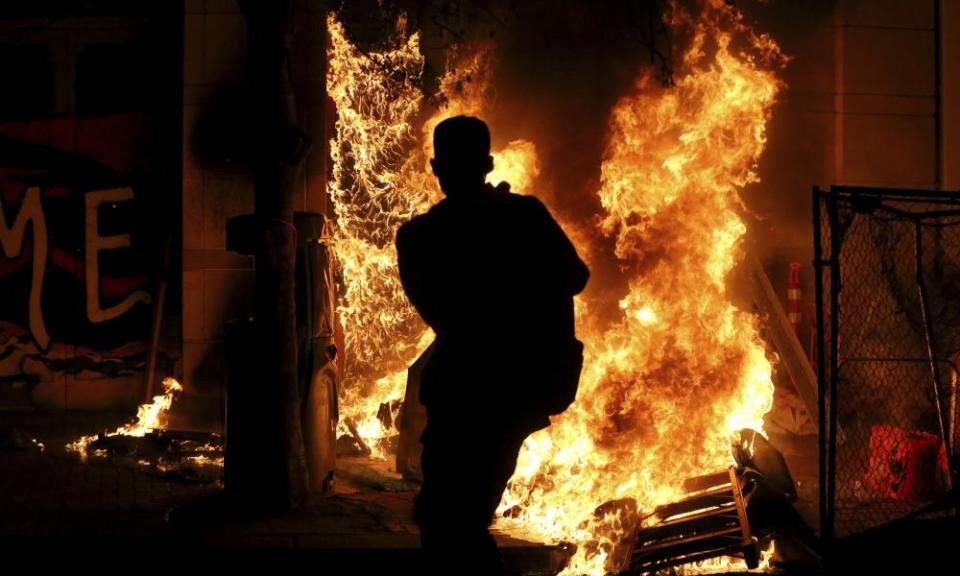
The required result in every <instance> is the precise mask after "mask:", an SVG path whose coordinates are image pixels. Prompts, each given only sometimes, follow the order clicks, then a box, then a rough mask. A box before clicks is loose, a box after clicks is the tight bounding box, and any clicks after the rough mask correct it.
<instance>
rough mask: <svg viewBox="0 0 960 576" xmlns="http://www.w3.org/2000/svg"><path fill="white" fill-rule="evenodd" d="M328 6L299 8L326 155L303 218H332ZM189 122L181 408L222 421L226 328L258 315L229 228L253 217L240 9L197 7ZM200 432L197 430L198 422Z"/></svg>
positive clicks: (190, 24) (302, 82) (187, 56)
mask: <svg viewBox="0 0 960 576" xmlns="http://www.w3.org/2000/svg"><path fill="white" fill-rule="evenodd" d="M320 6H321V3H318V2H309V1H308V0H304V1H303V2H300V3H299V6H298V14H297V18H296V21H297V29H296V32H295V37H294V46H293V55H294V57H293V58H292V73H293V80H294V84H295V88H296V92H297V105H298V113H299V116H300V125H301V126H302V127H304V128H305V129H306V131H307V133H308V134H309V135H310V137H311V140H312V141H313V142H315V143H316V145H315V146H314V147H313V149H312V150H311V152H310V154H309V156H308V158H307V160H306V163H305V169H304V172H303V178H302V181H301V184H300V188H299V190H298V196H297V205H296V208H297V209H298V210H311V211H320V212H323V211H324V207H325V192H324V190H325V180H324V178H325V168H324V165H325V162H324V157H325V152H324V146H323V143H324V141H325V139H324V138H323V135H324V133H325V127H324V106H325V98H326V96H325V92H324V90H325V86H324V76H325V68H324V65H325V64H324V45H325V44H324V35H325V14H324V13H323V12H322V11H319V9H320ZM184 18H185V23H184V79H183V82H184V86H183V90H184V112H183V122H184V125H183V137H184V141H183V171H184V180H183V182H184V185H183V250H184V252H183V381H184V384H185V389H184V396H183V398H182V400H181V401H180V404H182V405H183V406H184V413H187V414H191V415H195V416H196V419H197V420H200V423H201V424H208V423H210V422H211V421H216V420H217V419H219V418H220V416H221V415H222V414H221V410H222V394H223V389H224V383H225V361H224V342H223V338H224V327H225V325H226V323H227V322H229V321H230V320H232V319H236V318H242V317H245V316H249V315H250V314H251V313H252V310H253V277H254V274H253V260H252V258H251V257H247V256H241V255H238V254H235V253H232V252H229V251H227V250H226V235H225V226H226V221H227V219H228V218H230V217H233V216H236V215H240V214H245V213H249V212H252V211H253V187H252V183H251V179H250V177H249V174H248V170H247V166H246V163H245V161H244V158H243V157H244V153H245V150H244V145H243V143H242V142H243V138H244V137H245V135H244V130H243V127H244V124H245V118H246V116H247V115H248V114H249V110H248V108H247V107H246V103H245V82H246V78H245V54H244V49H245V44H246V29H245V27H244V20H243V15H242V14H241V13H240V11H239V8H238V6H237V4H236V2H235V0H187V2H186V10H185V15H184ZM191 424H196V423H195V422H193V423H191Z"/></svg>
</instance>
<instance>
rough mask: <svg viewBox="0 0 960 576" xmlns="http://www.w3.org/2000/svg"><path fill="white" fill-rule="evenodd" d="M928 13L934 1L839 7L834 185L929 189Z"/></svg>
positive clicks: (846, 1)
mask: <svg viewBox="0 0 960 576" xmlns="http://www.w3.org/2000/svg"><path fill="white" fill-rule="evenodd" d="M934 7H935V2H934V0H909V1H908V0H842V1H841V2H839V4H838V6H837V13H836V23H835V26H836V28H835V35H834V47H835V51H834V62H835V66H836V68H835V71H836V72H835V77H836V85H835V92H836V98H835V114H836V116H835V122H836V132H835V134H836V144H837V146H836V157H835V164H834V170H835V175H834V181H835V182H836V183H841V184H851V185H871V186H889V187H908V188H933V187H935V186H936V183H937V169H936V154H937V129H936V122H937V118H936V35H935V32H934Z"/></svg>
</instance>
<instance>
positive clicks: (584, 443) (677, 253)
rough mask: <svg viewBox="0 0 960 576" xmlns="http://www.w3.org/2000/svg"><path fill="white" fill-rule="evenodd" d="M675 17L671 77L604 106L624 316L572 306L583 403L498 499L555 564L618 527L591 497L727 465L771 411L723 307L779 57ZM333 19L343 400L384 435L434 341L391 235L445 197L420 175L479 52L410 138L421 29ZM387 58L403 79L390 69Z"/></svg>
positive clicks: (516, 156) (598, 569)
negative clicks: (363, 48)
mask: <svg viewBox="0 0 960 576" xmlns="http://www.w3.org/2000/svg"><path fill="white" fill-rule="evenodd" d="M669 20H670V23H671V24H672V25H673V27H674V29H677V30H684V31H689V32H690V34H691V37H692V40H691V42H690V47H689V48H688V49H687V51H686V52H685V53H684V55H683V57H682V60H681V62H680V63H679V64H678V69H677V71H676V82H675V86H673V87H669V88H665V87H663V86H662V85H660V84H659V83H658V82H657V81H656V80H655V79H654V78H653V76H652V75H651V74H649V73H647V72H643V73H641V75H640V76H639V78H638V79H637V81H636V85H635V87H634V89H633V90H632V91H631V93H630V94H628V95H626V96H624V97H623V98H622V99H621V100H620V101H619V102H618V104H617V105H616V106H615V108H614V109H613V111H612V114H611V118H610V124H609V138H608V146H607V149H606V153H605V156H604V161H603V165H602V168H601V182H600V189H599V190H598V196H599V199H600V202H601V205H602V207H603V210H604V214H603V215H602V218H600V219H599V220H598V224H597V225H596V230H595V232H594V236H598V235H605V236H608V237H610V238H612V239H613V241H614V242H615V254H616V257H617V259H618V262H617V263H616V264H617V265H618V266H619V268H620V269H621V270H624V271H625V273H626V274H627V275H628V283H627V284H628V292H627V293H626V294H625V295H624V296H623V297H622V298H621V299H620V301H619V309H620V319H619V320H618V321H617V322H615V323H614V324H613V325H611V326H604V327H600V326H594V325H591V324H589V323H588V322H586V321H585V320H583V319H586V318H588V317H589V314H586V313H585V307H586V304H585V303H584V302H579V303H578V309H579V314H578V318H580V319H581V326H580V327H579V329H578V333H579V336H580V338H581V339H582V340H583V341H584V342H585V345H586V362H585V369H584V374H583V378H582V380H581V384H580V392H579V394H578V400H577V402H576V403H575V404H574V405H573V406H572V407H571V408H570V409H569V410H568V411H567V412H566V413H564V414H563V415H561V416H559V417H557V418H554V420H553V423H552V426H550V427H549V428H548V429H546V430H544V431H542V432H540V433H537V434H535V435H534V436H531V437H530V438H529V439H528V440H527V442H526V443H525V444H524V449H523V451H522V452H521V455H520V461H519V464H518V467H517V471H516V474H515V475H514V477H513V479H512V480H511V484H510V486H509V488H508V491H507V493H506V494H505V495H504V498H503V501H502V502H501V505H500V508H499V513H500V515H501V518H500V520H499V521H500V522H501V523H502V524H504V525H517V524H519V525H521V526H523V527H525V528H526V529H527V530H532V531H533V532H535V533H536V534H538V535H539V536H541V537H542V538H544V539H545V540H548V541H553V542H570V543H573V544H576V546H577V548H576V554H575V556H574V558H573V559H572V561H571V563H570V565H569V566H568V568H567V570H566V572H565V573H567V574H603V573H605V571H606V568H605V563H606V560H607V557H608V555H609V554H610V552H611V550H612V548H613V546H614V545H615V543H616V542H617V541H618V540H619V539H620V538H621V537H622V536H623V535H624V532H625V531H626V530H628V529H629V528H628V527H627V526H625V521H626V519H625V518H623V517H622V516H621V513H620V512H617V511H616V510H618V509H620V508H617V507H611V508H610V509H609V510H610V511H606V512H603V513H598V512H597V509H598V507H599V506H600V505H602V504H604V503H607V502H610V501H614V500H623V499H627V500H629V501H632V502H635V504H636V507H637V509H638V510H640V511H641V513H642V512H643V511H647V512H649V511H651V510H652V509H653V508H654V507H655V506H656V505H658V504H661V503H664V502H667V501H670V500H673V499H676V498H677V497H679V496H681V493H680V486H679V485H680V480H682V479H684V478H687V477H692V476H696V475H700V474H704V473H708V472H713V471H715V470H718V469H723V468H724V467H726V466H727V465H728V464H730V463H731V451H730V442H731V434H732V433H733V432H735V431H737V430H739V429H741V428H745V427H750V428H754V429H757V430H762V429H763V416H764V414H765V413H766V412H767V411H768V410H769V409H770V407H771V404H772V398H773V385H772V383H771V373H772V366H771V363H770V361H769V359H768V357H767V354H766V351H765V347H764V344H763V342H762V341H761V339H760V337H759V334H758V320H757V318H755V317H754V316H753V315H752V314H750V313H747V312H744V311H741V310H738V309H737V308H736V307H735V306H733V304H732V303H731V301H730V298H729V295H728V294H727V289H726V282H727V277H728V276H729V274H730V272H731V271H732V270H733V268H734V266H735V265H736V264H737V262H738V261H739V259H740V256H741V246H740V241H741V238H742V237H743V235H744V234H745V232H746V227H745V225H744V223H743V221H742V220H741V218H740V217H739V216H738V214H737V209H738V208H739V207H740V206H741V203H740V198H739V191H740V190H741V189H742V188H743V187H744V186H746V185H748V184H751V183H754V182H756V181H757V180H758V177H757V175H756V172H755V167H756V164H757V161H758V159H759V157H760V154H761V153H762V151H763V148H764V145H765V142H766V137H765V131H766V124H767V121H768V119H769V116H770V110H771V107H772V105H773V103H774V101H775V98H776V95H777V92H778V90H779V88H780V82H779V80H778V79H777V77H776V75H775V73H774V72H773V69H775V68H776V67H777V66H778V65H780V64H781V63H782V62H783V57H782V56H781V54H780V52H779V48H778V47H777V45H776V44H775V43H774V42H773V41H772V40H771V39H770V38H769V37H767V36H765V35H758V34H755V33H754V32H753V31H752V30H751V29H750V28H749V27H748V26H746V24H744V22H743V19H742V16H741V14H740V13H739V12H738V11H737V10H736V9H735V8H734V7H732V6H729V5H727V3H726V2H724V1H723V0H704V1H703V3H702V9H701V10H700V11H699V12H698V13H697V14H691V13H689V12H686V11H685V10H683V9H681V8H679V7H674V8H673V9H672V11H671V14H670V15H669ZM329 25H330V37H331V41H330V51H329V76H328V85H329V93H330V95H331V97H332V98H333V99H334V101H335V103H336V105H337V110H338V120H337V124H336V135H335V137H334V141H333V143H332V148H333V150H334V153H333V159H334V178H333V179H332V181H331V184H330V191H331V197H332V199H333V205H334V210H335V212H336V215H337V230H336V233H335V239H336V241H337V250H338V257H339V259H340V261H341V266H342V273H343V284H344V291H343V297H342V302H341V308H340V314H341V316H340V317H341V321H342V324H343V326H344V330H345V333H346V344H347V350H346V353H347V356H348V360H347V373H346V375H345V386H344V397H343V399H342V404H341V406H342V410H343V414H344V418H345V419H348V420H350V421H352V422H353V423H355V425H356V429H357V430H358V432H359V434H360V435H361V436H362V437H363V438H364V439H365V440H366V441H367V442H368V443H370V442H373V443H375V444H378V442H379V441H380V440H382V439H383V438H384V437H386V436H388V435H389V434H392V433H394V432H393V431H392V430H390V429H389V428H388V427H387V426H385V425H384V423H383V422H382V421H380V420H379V419H378V418H377V416H376V415H377V413H378V411H379V409H380V406H381V404H383V403H385V402H390V401H395V400H399V399H402V396H403V386H404V382H405V369H406V367H407V365H409V363H410V362H411V361H412V360H413V359H414V358H416V356H417V355H418V354H419V353H420V351H421V350H422V349H423V348H424V347H425V346H426V345H427V344H428V343H429V341H430V339H431V337H432V335H431V334H430V333H429V332H428V331H426V330H425V329H424V328H423V326H422V324H420V323H419V321H418V320H417V318H416V315H415V313H414V312H413V310H412V309H411V308H410V307H409V305H408V304H407V303H406V300H405V298H404V297H403V294H402V291H401V288H400V284H399V281H398V278H397V272H396V261H395V258H396V255H395V253H394V252H393V242H392V240H393V233H394V231H395V229H396V227H397V226H398V225H399V224H401V223H402V222H404V221H405V220H407V219H409V218H410V217H411V216H412V215H413V214H415V213H417V212H421V211H424V210H426V209H427V208H428V206H429V205H430V204H431V203H432V201H434V200H435V199H437V198H438V197H439V194H438V191H437V190H436V185H435V184H434V183H433V182H432V180H433V179H432V178H429V177H428V175H429V170H428V169H426V168H425V164H426V158H429V157H430V152H431V150H430V138H429V135H430V134H431V132H432V129H433V127H434V126H435V125H436V123H437V122H439V121H440V120H441V119H442V118H444V117H447V116H449V115H454V114H474V115H478V116H488V114H485V113H484V112H487V111H489V109H490V105H491V103H490V102H488V101H487V100H486V99H485V98H484V87H485V86H487V85H488V83H489V82H491V78H490V73H489V72H490V65H489V63H490V54H491V50H490V47H489V46H486V45H485V46H481V47H480V48H479V49H478V50H477V51H476V52H475V53H472V54H470V55H469V56H466V57H461V56H460V55H457V56H456V57H455V62H456V65H455V66H453V67H451V70H453V72H450V73H448V74H447V76H445V77H444V79H443V81H442V83H441V90H442V92H443V94H444V95H445V96H446V98H447V105H446V107H445V108H444V109H441V110H440V111H438V112H437V113H435V114H433V115H432V116H431V117H430V118H429V119H427V120H426V121H425V122H424V123H423V124H422V130H421V131H420V132H419V133H418V132H417V131H416V130H414V129H413V126H414V125H416V121H417V118H418V115H417V112H418V110H419V109H420V107H421V105H422V101H423V97H422V95H421V94H420V93H418V92H417V91H416V89H415V88H414V83H415V81H416V80H417V79H419V75H420V73H421V71H422V62H423V61H422V57H421V56H420V55H419V48H418V37H417V35H416V34H414V35H411V36H409V37H408V38H406V39H405V40H404V41H400V42H398V43H397V47H396V48H395V49H393V50H392V51H386V52H380V53H371V54H367V55H365V54H361V53H360V52H359V51H358V50H356V49H355V48H353V47H352V46H351V45H350V43H349V41H348V40H347V39H346V37H345V35H344V33H343V29H342V27H341V26H340V24H339V23H338V22H337V21H336V20H334V19H333V18H331V20H330V22H329ZM386 66H393V67H394V68H399V69H401V70H404V71H406V72H407V73H408V75H407V76H405V77H404V78H398V77H397V75H395V74H393V75H386V74H384V72H383V70H384V69H385V67H386ZM465 78H466V79H468V80H469V81H465V80H464V79H465ZM493 128H494V130H493V132H494V133H495V134H496V132H497V131H496V127H495V126H494V127H493ZM418 144H419V146H420V147H419V148H417V145H418ZM406 150H416V153H414V154H412V155H409V154H408V155H405V154H404V151H406ZM495 156H496V158H495V161H496V162H495V164H496V166H497V170H498V172H497V173H495V174H493V175H491V181H493V182H497V181H499V180H501V179H502V180H507V181H509V182H511V183H512V184H513V189H514V191H521V192H522V191H523V190H531V188H529V187H530V185H531V184H532V183H533V182H534V181H535V180H536V177H537V173H538V170H537V162H536V153H535V148H534V146H533V144H532V143H530V142H526V141H516V142H511V143H510V144H508V145H507V146H506V148H504V149H503V150H501V151H499V152H498V153H497V154H496V155H495ZM574 240H575V241H576V238H575V239H574ZM378 445H379V444H378Z"/></svg>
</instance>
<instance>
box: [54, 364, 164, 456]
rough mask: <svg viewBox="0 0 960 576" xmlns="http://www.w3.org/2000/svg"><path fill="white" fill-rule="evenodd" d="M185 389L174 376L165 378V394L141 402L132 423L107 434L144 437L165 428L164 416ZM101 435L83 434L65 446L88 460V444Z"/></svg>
mask: <svg viewBox="0 0 960 576" xmlns="http://www.w3.org/2000/svg"><path fill="white" fill-rule="evenodd" d="M182 391H183V386H182V385H181V384H180V383H179V382H177V381H176V379H174V378H164V379H163V394H158V395H156V396H154V397H153V401H152V402H150V403H147V404H141V405H140V407H139V408H137V420H136V421H135V422H132V423H130V424H125V425H123V426H121V427H119V428H117V429H116V430H114V431H113V432H110V433H108V434H106V436H107V437H110V436H134V437H136V438H143V437H144V436H146V435H147V433H148V432H150V431H152V430H156V429H159V428H163V425H164V421H163V417H164V416H165V415H166V413H167V412H169V411H170V407H171V406H173V401H174V400H175V399H176V397H177V394H179V393H180V392H182ZM98 437H99V435H98V434H91V435H89V436H82V437H80V438H79V439H77V440H75V441H74V442H71V443H69V444H67V445H66V446H65V448H66V450H67V451H68V452H75V453H77V454H79V455H80V459H81V460H82V461H84V462H86V460H87V456H88V454H87V446H88V445H89V444H90V443H91V442H93V441H94V440H96V439H97V438H98Z"/></svg>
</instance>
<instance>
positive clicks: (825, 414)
mask: <svg viewBox="0 0 960 576" xmlns="http://www.w3.org/2000/svg"><path fill="white" fill-rule="evenodd" d="M841 207H843V208H849V209H852V210H855V211H865V212H864V213H868V214H873V213H874V212H873V211H877V210H880V211H883V212H885V213H888V214H889V215H890V216H891V217H892V218H896V219H898V220H897V221H902V222H913V223H914V225H915V227H916V236H915V240H914V258H915V269H916V276H915V278H914V281H915V282H916V288H917V292H918V295H917V298H918V301H919V303H920V309H921V318H922V320H923V325H924V328H925V332H926V334H925V339H926V348H927V350H926V351H927V357H926V358H916V357H913V358H911V357H898V358H870V359H868V360H869V361H873V362H881V361H883V362H889V361H898V362H916V361H923V362H925V363H927V364H928V365H929V367H930V368H929V370H930V377H931V378H930V379H931V384H932V386H933V387H934V394H933V398H935V404H936V410H937V420H938V424H939V432H940V437H941V439H942V440H943V442H944V448H945V450H944V452H945V453H946V456H947V462H948V470H949V477H950V478H949V479H950V482H951V487H952V488H951V491H953V490H955V489H956V486H957V485H958V482H957V480H958V476H957V468H956V457H955V451H956V446H955V441H956V433H955V432H956V431H955V430H951V428H952V427H953V426H956V414H955V413H950V414H947V409H946V408H944V407H943V406H941V399H942V398H943V397H944V395H943V390H944V388H943V383H942V382H941V381H940V380H941V378H940V370H941V369H940V368H939V367H938V366H939V365H940V364H942V363H944V362H949V359H947V358H938V357H936V347H935V334H934V333H933V327H932V322H931V320H930V317H929V308H928V300H927V286H926V281H925V279H924V275H923V270H924V268H923V265H922V263H923V244H924V243H923V237H922V227H923V224H924V222H929V221H930V219H934V218H952V217H956V218H958V219H960V192H945V191H930V190H901V189H888V188H864V187H851V186H831V187H830V189H829V190H823V189H821V188H819V187H814V188H813V241H814V261H813V264H814V269H815V277H816V308H817V320H816V321H817V339H816V347H817V350H816V354H817V365H818V367H819V369H818V370H817V384H818V402H819V410H818V417H819V420H818V422H819V430H820V434H819V465H820V466H819V467H820V486H819V491H820V502H819V504H820V530H821V539H822V541H823V544H824V553H825V557H824V561H825V564H826V565H827V566H829V563H830V551H831V548H832V544H833V542H834V540H835V539H836V531H835V529H836V506H835V504H836V499H837V492H836V479H837V478H836V476H837V474H836V471H837V439H838V425H837V412H838V411H839V410H838V411H834V410H832V409H831V408H832V407H834V406H838V404H837V402H838V400H837V394H838V382H839V381H840V379H841V378H840V376H839V374H840V369H841V367H842V366H843V364H844V363H846V362H856V361H861V360H863V359H862V358H844V359H843V360H842V361H838V360H839V359H840V352H841V350H840V343H841V340H842V333H843V329H844V326H843V325H841V311H840V294H841V291H842V289H843V286H842V279H843V272H844V271H843V270H841V269H840V264H841V258H840V256H841V254H842V250H843V246H842V243H841V234H839V233H837V230H838V229H840V227H841V224H840V222H839V211H840V208H841ZM825 226H826V227H827V229H824V227H825ZM825 233H826V235H825ZM952 369H953V370H954V372H956V368H955V367H953V368H952ZM951 394H952V397H951V400H956V390H951ZM954 408H955V407H954ZM839 433H840V434H841V435H842V434H843V432H842V430H841V431H840V432H839Z"/></svg>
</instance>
